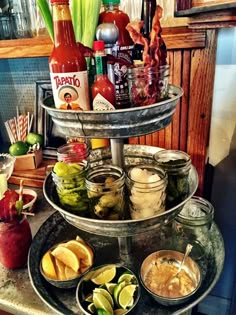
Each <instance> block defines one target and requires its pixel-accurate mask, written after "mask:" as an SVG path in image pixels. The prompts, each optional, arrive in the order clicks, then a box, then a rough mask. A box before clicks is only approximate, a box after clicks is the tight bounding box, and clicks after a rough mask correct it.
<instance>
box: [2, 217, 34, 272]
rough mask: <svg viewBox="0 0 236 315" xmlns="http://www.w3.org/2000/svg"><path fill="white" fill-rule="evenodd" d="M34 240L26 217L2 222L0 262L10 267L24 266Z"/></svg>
mask: <svg viewBox="0 0 236 315" xmlns="http://www.w3.org/2000/svg"><path fill="white" fill-rule="evenodd" d="M31 241H32V234H31V230H30V225H29V222H28V220H27V219H26V217H22V219H21V220H14V221H11V222H0V263H1V264H2V265H3V266H5V267H6V268H9V269H15V268H20V267H23V266H24V265H25V264H26V262H27V257H28V251H29V248H30V245H31Z"/></svg>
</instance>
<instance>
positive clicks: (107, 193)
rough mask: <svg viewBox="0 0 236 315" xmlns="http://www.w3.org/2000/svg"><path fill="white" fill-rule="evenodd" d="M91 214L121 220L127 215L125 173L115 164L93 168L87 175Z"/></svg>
mask: <svg viewBox="0 0 236 315" xmlns="http://www.w3.org/2000/svg"><path fill="white" fill-rule="evenodd" d="M86 187H87V192H88V198H89V205H90V214H91V216H92V217H94V218H98V219H104V220H120V219H124V216H125V190H124V188H125V173H124V171H123V170H122V168H120V167H118V166H114V165H99V166H96V167H93V168H91V169H90V170H89V171H88V173H87V176H86Z"/></svg>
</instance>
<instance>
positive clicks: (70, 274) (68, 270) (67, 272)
mask: <svg viewBox="0 0 236 315" xmlns="http://www.w3.org/2000/svg"><path fill="white" fill-rule="evenodd" d="M79 275H80V272H75V271H74V270H73V269H71V268H70V267H68V266H65V277H66V279H67V280H69V279H73V278H76V277H78V276H79Z"/></svg>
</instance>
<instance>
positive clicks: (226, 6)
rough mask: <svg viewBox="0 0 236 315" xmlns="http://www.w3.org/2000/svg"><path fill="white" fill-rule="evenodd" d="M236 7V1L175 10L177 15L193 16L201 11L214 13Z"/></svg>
mask: <svg viewBox="0 0 236 315" xmlns="http://www.w3.org/2000/svg"><path fill="white" fill-rule="evenodd" d="M231 9H236V3H226V4H217V5H209V6H201V7H192V8H191V9H188V10H181V11H175V13H174V16H175V17H191V16H194V15H198V14H201V13H214V12H219V11H226V10H231Z"/></svg>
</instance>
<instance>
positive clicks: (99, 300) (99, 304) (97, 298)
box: [93, 292, 113, 315]
mask: <svg viewBox="0 0 236 315" xmlns="http://www.w3.org/2000/svg"><path fill="white" fill-rule="evenodd" d="M93 303H94V305H95V307H96V309H103V310H105V311H106V312H109V313H110V314H111V315H113V308H112V306H111V304H110V302H109V301H108V299H107V298H106V297H105V296H104V295H102V294H101V293H96V292H94V293H93Z"/></svg>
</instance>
